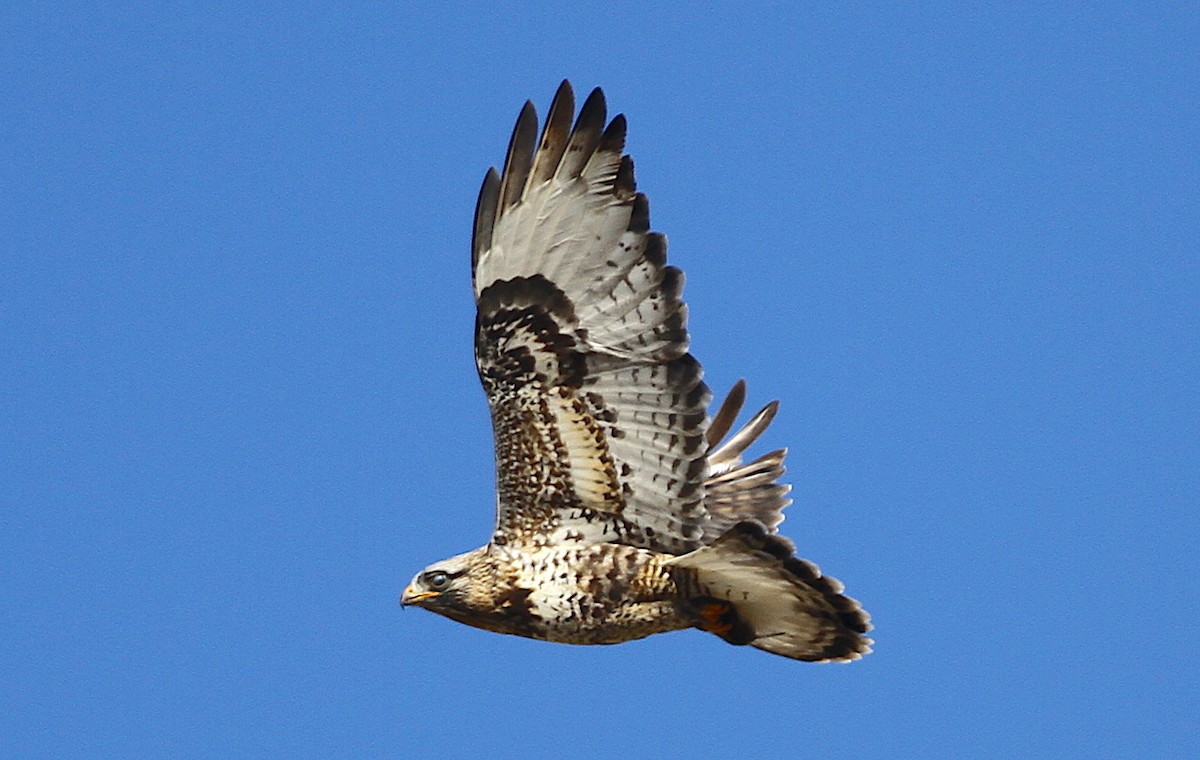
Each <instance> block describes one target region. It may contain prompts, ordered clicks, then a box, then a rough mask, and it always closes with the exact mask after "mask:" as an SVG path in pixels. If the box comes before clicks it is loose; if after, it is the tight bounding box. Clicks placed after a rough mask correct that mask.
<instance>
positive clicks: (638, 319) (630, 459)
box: [401, 82, 872, 661]
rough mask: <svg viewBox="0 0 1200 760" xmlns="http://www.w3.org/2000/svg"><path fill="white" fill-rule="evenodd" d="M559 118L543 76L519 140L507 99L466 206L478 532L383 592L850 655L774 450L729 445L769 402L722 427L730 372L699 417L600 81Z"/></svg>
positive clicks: (517, 621) (663, 269)
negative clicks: (483, 437) (723, 392)
mask: <svg viewBox="0 0 1200 760" xmlns="http://www.w3.org/2000/svg"><path fill="white" fill-rule="evenodd" d="M574 112H575V98H574V95H573V93H572V90H571V86H570V84H569V83H568V82H563V83H562V85H561V86H560V87H559V89H558V93H557V94H556V95H555V97H554V102H553V104H552V105H551V106H550V113H549V115H548V116H547V117H546V124H545V126H544V128H543V129H542V132H541V135H540V137H539V135H538V131H537V128H538V123H537V122H538V120H537V114H536V112H535V110H534V107H533V104H532V103H528V102H527V103H526V104H525V108H524V109H523V110H522V111H521V115H520V117H519V118H518V119H517V124H516V127H515V129H514V130H513V135H512V139H511V141H510V142H509V146H508V155H507V156H506V158H505V160H504V171H503V172H502V173H500V174H497V173H496V170H495V169H492V170H490V171H489V172H488V174H487V176H486V177H485V178H484V180H483V188H482V189H481V190H480V193H479V203H478V206H477V207H476V210H475V229H474V236H473V239H472V243H471V265H472V269H473V274H474V277H473V280H474V289H475V302H476V306H477V313H476V318H475V362H476V366H477V367H478V370H479V379H480V380H481V381H482V382H483V387H484V390H485V391H486V393H487V400H488V406H489V407H490V410H491V415H492V427H493V430H494V433H495V439H496V489H497V498H496V527H495V531H494V533H493V534H492V538H491V541H489V542H488V544H487V545H486V546H483V547H480V548H479V549H476V550H474V551H470V552H467V553H465V554H460V555H458V556H456V557H451V558H450V559H446V560H442V561H440V562H435V563H433V564H432V565H430V566H429V567H427V568H425V569H424V570H422V571H421V572H419V573H417V575H416V577H415V578H413V580H412V582H411V583H410V584H409V585H408V587H407V588H406V589H405V590H404V595H403V597H402V598H401V603H402V604H403V605H405V606H408V605H415V606H419V607H424V608H425V609H427V610H430V611H431V612H436V613H438V614H440V615H445V616H446V617H448V618H451V619H453V620H457V621H459V622H461V623H466V624H467V625H473V626H476V627H479V628H484V629H486V630H489V631H496V632H498V633H509V634H515V635H518V636H528V637H530V638H535V639H542V640H545V641H558V642H565V643H569V644H615V643H618V642H622V641H630V640H633V639H639V638H642V637H644V636H649V635H651V634H654V633H662V632H665V631H675V630H680V629H684V628H699V629H700V630H702V631H707V632H709V633H712V634H715V635H717V636H720V637H721V638H722V639H724V640H725V641H727V642H729V643H730V644H738V645H743V644H749V645H750V646H752V647H755V648H757V649H762V650H764V651H767V652H771V653H773V654H778V655H782V656H784V657H791V658H794V659H797V660H812V661H827V660H840V661H848V660H856V659H858V658H860V657H862V655H864V654H866V653H867V652H870V651H871V650H870V645H871V643H872V642H871V639H869V638H867V637H866V635H865V634H866V633H867V631H868V630H870V628H871V625H870V622H869V620H870V618H869V617H868V615H867V613H866V612H865V611H863V609H862V608H861V607H860V606H859V604H858V602H856V601H855V600H854V599H851V598H850V597H848V596H845V595H844V594H843V593H842V584H841V583H839V582H838V581H837V580H835V579H834V578H830V577H829V576H826V575H822V574H821V572H820V571H819V570H818V569H817V567H816V566H815V565H813V564H812V563H810V562H807V561H805V560H803V559H800V558H798V557H796V556H795V553H794V551H795V550H794V547H793V546H792V543H791V541H789V540H788V539H786V538H783V537H782V536H780V535H778V534H777V532H776V529H777V527H778V525H779V523H780V522H782V520H783V514H782V511H783V508H784V507H786V506H787V505H788V504H789V503H790V500H789V499H788V498H787V492H788V486H785V485H782V484H780V483H779V482H778V481H779V477H780V476H781V475H782V474H783V458H784V454H785V452H784V451H783V450H779V451H772V452H770V453H768V454H764V455H762V456H760V457H758V458H757V459H754V460H753V461H749V462H747V461H744V460H743V458H742V455H743V453H744V452H745V451H746V449H747V448H748V447H749V446H750V445H751V444H752V443H754V441H755V440H757V439H758V437H759V436H760V435H761V434H762V432H763V431H764V430H765V429H766V428H767V426H768V425H769V424H770V423H771V420H772V418H773V417H774V416H775V410H776V406H777V404H776V403H775V402H772V403H771V404H768V405H767V406H766V407H765V408H764V409H762V410H761V411H760V412H759V413H758V414H756V415H754V416H753V417H752V418H751V419H750V421H749V422H747V423H746V424H745V425H744V426H743V427H741V428H740V429H739V430H738V431H737V432H735V433H733V434H732V435H728V436H727V434H728V433H729V432H730V430H731V429H732V425H733V423H734V420H735V418H736V417H737V416H738V413H739V412H740V411H741V408H742V405H743V403H744V401H745V386H744V384H743V383H742V382H738V383H737V384H736V385H735V386H734V387H733V390H732V391H731V392H730V393H729V396H728V397H727V398H726V399H725V401H724V402H723V403H722V404H721V406H720V408H719V409H718V410H717V412H716V414H714V415H712V417H711V418H710V417H709V415H708V405H709V401H710V399H711V394H710V393H709V390H708V387H707V386H706V385H705V384H704V382H703V381H702V379H701V375H702V371H701V368H700V363H699V362H697V361H696V359H695V358H693V357H692V355H691V354H690V353H688V333H687V307H686V306H685V305H684V303H683V300H682V298H681V292H682V290H683V273H682V272H680V270H678V269H676V268H675V267H672V266H667V263H666V248H667V242H666V238H664V237H663V236H662V235H661V234H659V233H656V232H651V231H650V210H649V204H648V203H647V200H646V196H645V195H643V194H641V193H639V192H637V190H636V189H635V187H634V179H633V161H632V160H631V159H630V158H629V156H626V155H624V146H625V117H624V116H620V115H618V116H617V117H615V118H614V119H613V120H612V121H608V122H607V124H606V121H607V119H606V116H605V104H604V95H603V93H602V92H601V91H600V90H599V89H596V90H594V91H592V93H591V95H590V96H589V97H588V99H587V101H586V102H585V103H584V104H583V108H582V109H581V110H580V112H579V116H578V117H577V118H576V119H575V120H574V125H572V116H574Z"/></svg>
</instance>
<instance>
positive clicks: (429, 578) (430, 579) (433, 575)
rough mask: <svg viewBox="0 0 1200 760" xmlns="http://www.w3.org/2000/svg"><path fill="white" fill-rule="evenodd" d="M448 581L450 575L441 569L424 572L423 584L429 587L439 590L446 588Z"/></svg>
mask: <svg viewBox="0 0 1200 760" xmlns="http://www.w3.org/2000/svg"><path fill="white" fill-rule="evenodd" d="M449 583H450V576H449V575H446V574H445V573H444V572H442V571H441V570H433V571H432V572H428V573H425V585H426V586H428V587H429V588H431V589H434V590H439V589H443V588H446V586H447V585H448V584H449Z"/></svg>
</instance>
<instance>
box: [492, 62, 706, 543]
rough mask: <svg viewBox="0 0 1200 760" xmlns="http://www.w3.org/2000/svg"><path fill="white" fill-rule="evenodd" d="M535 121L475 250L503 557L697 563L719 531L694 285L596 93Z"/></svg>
mask: <svg viewBox="0 0 1200 760" xmlns="http://www.w3.org/2000/svg"><path fill="white" fill-rule="evenodd" d="M573 113H574V96H573V94H572V91H571V87H570V85H569V84H568V83H567V82H563V84H562V86H560V87H559V90H558V93H557V94H556V95H555V98H554V102H553V104H552V105H551V108H550V113H549V115H548V116H547V119H546V125H545V128H544V129H543V131H542V133H541V138H540V140H539V139H538V137H537V115H536V113H535V111H534V108H533V105H532V104H531V103H526V105H525V108H524V110H522V112H521V115H520V117H519V118H518V120H517V124H516V128H515V129H514V131H513V136H512V141H511V142H510V144H509V149H508V156H507V158H506V159H505V164H504V172H503V174H500V175H498V174H497V173H496V171H495V170H494V169H493V170H491V171H490V172H489V173H488V175H487V177H486V178H485V180H484V183H483V188H482V190H481V191H480V194H479V204H478V206H477V208H476V214H475V230H474V239H473V242H472V264H473V269H474V286H475V296H476V303H477V306H478V311H477V317H476V333H475V356H476V364H477V366H478V369H479V377H480V379H481V380H482V382H483V386H484V389H485V390H486V392H487V397H488V404H489V406H490V408H491V414H492V425H493V428H494V432H495V437H496V472H497V490H498V499H497V520H496V534H495V536H494V539H493V540H494V541H496V542H499V543H506V542H521V543H535V544H558V543H564V542H570V541H578V542H584V543H594V542H601V541H607V542H616V543H625V544H630V545H633V546H642V547H646V548H651V549H655V550H658V551H668V552H672V553H680V552H684V551H690V550H692V549H694V548H696V547H697V546H699V545H700V543H701V542H702V540H703V538H704V535H705V527H706V525H707V523H708V522H709V520H708V515H707V513H706V511H705V507H704V503H703V499H704V483H703V481H704V478H705V476H706V472H707V466H706V461H705V455H706V451H707V449H708V444H707V441H706V438H705V430H706V419H705V415H706V409H707V406H708V402H709V398H710V394H709V392H708V388H707V386H705V384H704V383H703V382H702V381H701V374H702V373H701V368H700V365H699V363H698V362H697V361H696V360H695V359H694V358H693V357H692V356H691V355H690V354H689V353H688V334H687V307H686V306H685V305H684V304H683V301H682V299H681V297H680V294H681V292H682V288H683V274H682V273H681V272H680V271H679V270H678V269H676V268H674V267H669V266H666V240H665V238H664V237H663V236H662V235H660V234H658V233H653V232H650V213H649V204H648V203H647V200H646V197H645V196H644V195H642V194H641V193H638V192H636V190H635V186H634V178H633V162H632V161H631V160H630V158H629V157H628V156H625V155H623V153H624V144H625V119H624V117H623V116H617V117H616V118H614V119H613V120H612V121H611V122H609V123H608V125H607V127H606V126H605V119H606V116H605V104H604V95H603V93H602V92H601V91H600V90H599V89H596V90H594V91H593V92H592V93H591V95H590V96H589V97H588V99H587V101H586V102H585V103H584V105H583V108H582V110H581V111H580V113H579V117H578V119H577V120H576V121H575V125H574V127H573V128H572V126H571V117H572V115H573Z"/></svg>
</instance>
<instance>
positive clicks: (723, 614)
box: [700, 602, 733, 635]
mask: <svg viewBox="0 0 1200 760" xmlns="http://www.w3.org/2000/svg"><path fill="white" fill-rule="evenodd" d="M732 613H733V607H732V606H731V605H729V604H725V603H723V602H710V603H708V604H705V605H704V606H703V607H701V608H700V617H701V618H702V619H703V620H704V622H703V623H701V624H700V630H702V631H707V632H708V633H715V634H718V635H720V634H725V633H729V632H730V631H732V630H733V622H732V619H733V614H732Z"/></svg>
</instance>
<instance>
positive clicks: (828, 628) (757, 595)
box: [664, 521, 873, 662]
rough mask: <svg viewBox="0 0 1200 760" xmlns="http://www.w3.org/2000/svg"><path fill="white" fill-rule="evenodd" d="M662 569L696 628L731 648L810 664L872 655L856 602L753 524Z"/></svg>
mask: <svg viewBox="0 0 1200 760" xmlns="http://www.w3.org/2000/svg"><path fill="white" fill-rule="evenodd" d="M664 564H665V565H666V567H667V568H668V570H669V572H670V573H671V576H672V579H673V580H674V581H675V583H676V584H677V586H678V587H679V588H680V590H681V591H682V592H683V594H684V595H685V597H686V598H687V599H688V600H689V601H688V605H689V606H690V608H691V612H692V613H693V614H694V615H695V619H696V627H698V628H700V629H702V630H705V631H708V632H710V633H714V634H716V635H718V636H720V637H721V638H723V639H724V640H725V641H727V642H729V643H730V644H737V645H743V644H749V645H750V646H752V647H755V648H757V649H762V650H764V651H766V652H771V653H772V654H778V655H782V656H783V657H790V658H792V659H796V660H808V661H811V662H828V661H834V662H849V661H851V660H857V659H859V658H861V657H862V656H863V655H864V654H867V653H868V652H870V651H871V644H872V643H873V642H872V641H871V639H870V638H868V637H867V636H866V635H865V634H866V633H867V631H869V630H870V629H871V622H870V620H871V619H870V616H869V615H868V614H867V613H866V611H865V610H863V609H862V607H861V606H860V605H859V603H858V602H857V601H855V600H854V599H851V598H850V597H848V596H846V595H844V594H843V593H842V591H843V586H842V584H841V583H840V582H839V581H838V580H837V579H835V578H831V577H829V576H824V575H821V571H820V570H819V569H817V566H816V565H814V564H812V563H811V562H808V561H806V560H803V559H800V558H798V557H796V556H795V549H794V547H793V546H792V543H791V542H790V541H788V540H787V539H786V538H782V537H780V536H777V535H771V534H770V533H769V532H768V531H767V530H766V528H764V527H763V526H762V525H759V524H758V523H754V522H749V521H746V522H741V523H738V524H737V525H734V526H733V527H732V528H730V529H729V531H727V532H726V533H725V534H724V535H723V536H721V537H720V538H719V539H717V541H716V542H714V543H712V544H711V545H709V546H705V547H702V548H700V549H697V550H696V551H693V552H690V553H688V554H684V555H681V556H679V557H675V558H673V559H671V560H668V561H667V562H666V563H664Z"/></svg>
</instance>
